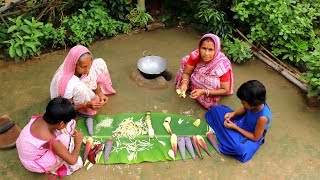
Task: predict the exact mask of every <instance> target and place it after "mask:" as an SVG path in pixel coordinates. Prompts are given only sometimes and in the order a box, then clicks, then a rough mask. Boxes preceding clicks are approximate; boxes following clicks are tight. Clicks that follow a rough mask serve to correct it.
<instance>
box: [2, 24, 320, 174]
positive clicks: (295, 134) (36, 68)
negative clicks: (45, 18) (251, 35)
mask: <svg viewBox="0 0 320 180" xmlns="http://www.w3.org/2000/svg"><path fill="white" fill-rule="evenodd" d="M198 38H199V34H197V33H195V32H193V31H190V30H185V29H181V28H172V29H157V30H155V31H151V32H143V33H140V34H133V35H121V36H118V37H114V38H111V39H108V40H103V41H100V42H97V43H95V44H94V45H93V46H92V47H90V50H91V51H92V53H93V55H94V57H96V58H98V57H100V58H103V59H105V60H106V62H107V64H108V67H109V71H110V74H111V78H112V81H113V86H114V88H115V89H116V91H117V93H116V94H115V95H112V96H110V97H109V98H110V99H109V100H110V101H109V103H108V104H107V105H106V106H105V107H104V108H103V109H102V110H101V111H100V114H116V113H124V112H133V113H141V112H145V111H147V110H151V111H152V112H168V113H175V114H181V115H186V116H193V117H197V118H202V119H204V115H205V113H206V110H205V109H203V108H202V107H201V106H200V105H199V104H198V103H197V102H196V101H194V100H192V99H190V98H186V99H181V98H178V97H177V96H176V93H175V90H174V84H173V80H171V81H169V82H168V86H165V87H162V88H158V89H155V88H148V87H145V86H142V85H140V84H139V83H138V82H137V81H135V80H133V79H132V78H131V76H130V74H131V73H132V71H134V70H135V68H136V63H137V61H138V60H139V59H140V58H141V57H142V53H143V51H144V50H147V51H148V52H149V54H152V55H158V56H161V57H163V58H165V59H166V60H167V61H168V69H169V70H170V71H171V72H173V73H175V72H176V71H177V70H178V68H179V60H180V59H181V58H182V57H183V56H184V55H186V54H188V53H190V52H191V51H192V50H193V49H195V48H196V46H197V41H198ZM66 54H67V51H57V52H54V53H51V54H45V55H42V56H41V57H40V60H34V61H28V62H25V63H22V64H15V63H5V64H2V65H1V68H0V74H1V75H0V81H1V88H0V89H1V94H0V102H1V106H0V113H1V114H9V115H10V117H11V118H12V119H14V120H15V122H16V123H17V124H18V125H19V126H20V127H21V128H22V127H24V126H25V125H26V124H27V122H28V121H29V118H30V116H31V115H34V114H40V113H43V112H44V109H45V106H46V104H47V102H48V101H49V85H50V81H51V78H52V75H53V73H54V72H55V70H56V69H57V68H58V66H59V65H60V63H61V62H62V61H63V60H64V58H65V56H66ZM233 70H234V76H235V82H234V86H235V91H236V89H237V88H238V87H239V86H240V84H242V83H243V82H245V81H247V80H251V79H258V80H260V81H261V82H262V83H264V85H265V86H266V88H267V96H268V103H269V105H270V107H271V110H272V115H273V121H272V123H271V127H270V129H269V132H268V134H267V136H266V143H265V144H264V145H262V146H261V148H260V149H259V151H258V152H257V153H256V155H255V156H254V157H253V159H252V160H250V161H249V162H247V163H241V162H239V161H237V160H235V159H233V158H229V157H227V156H225V155H221V156H219V155H217V154H215V155H214V156H213V157H211V158H209V157H206V158H205V159H204V160H200V159H197V160H196V161H193V160H192V159H189V160H187V161H186V162H183V161H175V162H173V161H170V162H157V163H140V164H135V165H125V164H119V165H95V166H93V167H92V168H91V169H90V170H89V171H87V170H85V169H84V168H83V169H81V170H79V171H77V172H76V173H74V174H73V175H71V176H68V177H65V179H123V178H125V179H174V178H175V179H222V178H223V179H225V178H228V179H229V178H232V179H248V178H249V179H317V178H319V177H320V171H319V169H320V141H319V136H320V118H319V112H320V110H319V109H315V108H309V107H308V106H307V105H306V103H305V98H304V95H303V94H302V93H301V91H300V90H299V89H298V88H297V87H296V86H294V85H293V84H291V83H290V82H289V81H287V80H286V79H285V78H284V77H282V76H281V75H279V74H278V73H277V72H275V71H274V70H273V69H271V68H270V67H268V66H267V65H265V64H264V63H263V62H260V61H259V60H253V61H249V62H246V63H244V64H241V65H238V64H233ZM220 104H225V105H228V106H230V107H232V108H239V107H240V102H239V100H238V99H237V97H236V95H233V96H230V97H226V98H223V99H222V100H221V103H220ZM22 178H24V179H45V178H46V176H45V175H44V174H36V173H31V172H28V171H27V170H26V169H25V168H24V167H23V166H22V165H21V164H20V162H19V159H18V155H17V151H16V149H12V150H5V151H1V153H0V179H22Z"/></svg>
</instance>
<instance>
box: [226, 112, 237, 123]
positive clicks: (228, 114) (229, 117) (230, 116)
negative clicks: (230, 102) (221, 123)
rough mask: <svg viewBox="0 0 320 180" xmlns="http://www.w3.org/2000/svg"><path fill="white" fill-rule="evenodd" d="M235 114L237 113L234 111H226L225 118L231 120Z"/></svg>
mask: <svg viewBox="0 0 320 180" xmlns="http://www.w3.org/2000/svg"><path fill="white" fill-rule="evenodd" d="M234 115H235V113H234V112H229V113H226V114H225V115H224V119H225V120H228V121H231V118H233V117H234Z"/></svg>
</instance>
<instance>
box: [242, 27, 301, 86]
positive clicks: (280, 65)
mask: <svg viewBox="0 0 320 180" xmlns="http://www.w3.org/2000/svg"><path fill="white" fill-rule="evenodd" d="M236 31H237V32H238V33H239V34H240V36H241V37H242V38H243V39H245V40H246V41H247V43H248V44H249V45H250V46H251V47H253V48H255V49H258V48H257V46H255V45H253V44H251V43H249V39H248V38H247V37H246V36H245V35H244V34H243V33H242V32H241V31H240V30H238V29H236ZM263 48H264V47H263ZM264 49H265V48H264ZM258 52H259V53H260V55H262V56H263V57H264V58H266V59H268V60H269V61H271V62H272V63H274V64H276V65H277V66H278V67H279V68H281V69H282V70H286V71H287V73H289V74H290V75H291V76H293V77H295V78H296V79H297V80H298V81H301V82H302V83H303V84H307V82H306V81H305V80H300V79H301V72H299V71H298V72H296V71H297V70H292V68H290V67H289V66H287V64H285V63H283V62H281V61H280V60H279V59H278V62H281V64H279V63H277V62H275V61H274V60H273V59H272V58H270V57H269V56H268V55H267V54H265V53H264V52H262V51H261V50H259V49H258ZM269 53H270V54H271V52H269Z"/></svg>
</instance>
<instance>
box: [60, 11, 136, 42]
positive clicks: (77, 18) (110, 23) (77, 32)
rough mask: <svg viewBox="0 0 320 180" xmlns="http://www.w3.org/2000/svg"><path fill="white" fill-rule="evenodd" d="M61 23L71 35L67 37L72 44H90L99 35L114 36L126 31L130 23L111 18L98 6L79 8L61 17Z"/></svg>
mask: <svg viewBox="0 0 320 180" xmlns="http://www.w3.org/2000/svg"><path fill="white" fill-rule="evenodd" d="M63 25H64V26H65V27H66V28H67V29H68V30H69V32H70V33H71V35H69V36H68V37H67V38H68V40H69V41H70V42H71V43H72V44H82V45H85V46H90V44H91V43H92V42H93V41H94V40H95V39H96V38H97V37H99V36H105V37H110V36H115V35H117V34H118V33H120V32H124V33H128V32H129V31H130V29H131V26H130V24H127V23H123V22H120V21H116V20H114V19H112V18H111V17H110V16H109V15H108V13H107V11H106V10H105V9H104V8H103V7H100V6H94V7H92V8H91V9H89V10H85V9H80V13H79V14H77V15H73V16H71V17H65V18H64V19H63Z"/></svg>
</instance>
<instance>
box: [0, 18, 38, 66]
mask: <svg viewBox="0 0 320 180" xmlns="http://www.w3.org/2000/svg"><path fill="white" fill-rule="evenodd" d="M21 19H22V16H19V17H17V18H16V19H12V18H9V20H10V21H11V22H12V23H13V24H14V25H12V26H11V27H10V28H9V29H8V32H7V34H8V35H9V37H11V39H9V40H6V41H4V43H7V44H9V46H8V47H9V55H10V57H11V58H14V59H15V61H16V62H19V61H20V60H21V59H24V60H25V59H27V58H30V57H33V56H35V55H39V54H40V47H41V41H40V38H41V37H42V36H43V33H42V30H43V27H44V26H43V23H42V22H37V21H36V20H34V18H32V20H31V21H29V20H27V19H24V20H23V21H22V20H21Z"/></svg>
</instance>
